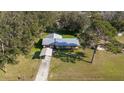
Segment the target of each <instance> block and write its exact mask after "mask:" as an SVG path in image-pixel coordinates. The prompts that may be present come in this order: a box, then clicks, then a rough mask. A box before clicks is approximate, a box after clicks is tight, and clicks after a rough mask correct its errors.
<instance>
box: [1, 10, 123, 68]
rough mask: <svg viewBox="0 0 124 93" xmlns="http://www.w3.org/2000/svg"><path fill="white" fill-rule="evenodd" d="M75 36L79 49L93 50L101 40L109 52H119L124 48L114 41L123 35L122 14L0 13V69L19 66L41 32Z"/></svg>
mask: <svg viewBox="0 0 124 93" xmlns="http://www.w3.org/2000/svg"><path fill="white" fill-rule="evenodd" d="M44 32H47V33H53V32H56V33H59V34H68V35H74V36H76V37H77V38H79V40H80V44H81V46H82V48H86V47H90V48H93V49H94V48H95V46H96V45H98V44H101V40H102V41H104V45H105V47H106V49H107V50H108V51H111V52H113V53H115V54H116V53H121V52H122V49H123V48H124V45H123V44H121V43H120V42H118V41H117V40H116V39H115V36H117V34H118V33H120V32H124V12H0V68H3V67H4V65H5V64H8V63H12V64H16V63H18V62H17V61H16V56H17V55H19V54H24V55H27V54H28V53H29V52H30V50H31V48H32V47H33V46H34V40H35V39H37V38H39V37H40V36H41V35H42V33H44Z"/></svg>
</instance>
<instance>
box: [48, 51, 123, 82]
mask: <svg viewBox="0 0 124 93" xmlns="http://www.w3.org/2000/svg"><path fill="white" fill-rule="evenodd" d="M84 52H85V54H86V57H84V59H83V60H81V61H76V63H71V62H63V61H62V60H60V59H59V58H55V57H53V58H52V63H51V67H50V73H49V80H124V74H123V73H124V54H117V55H115V54H112V53H110V52H106V51H97V53H96V56H95V59H94V63H92V64H91V63H88V62H89V61H90V60H91V56H92V52H93V51H92V50H91V49H86V50H84Z"/></svg>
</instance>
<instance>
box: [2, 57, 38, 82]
mask: <svg viewBox="0 0 124 93" xmlns="http://www.w3.org/2000/svg"><path fill="white" fill-rule="evenodd" d="M17 60H18V61H19V63H18V64H15V65H12V64H7V65H6V71H7V72H6V73H3V72H2V71H1V70H0V80H5V81H7V80H14V81H16V80H26V81H27V80H28V81H29V80H34V79H35V77H36V74H37V71H38V68H39V64H40V60H38V59H34V60H32V59H31V58H30V57H24V56H22V55H20V56H18V57H17Z"/></svg>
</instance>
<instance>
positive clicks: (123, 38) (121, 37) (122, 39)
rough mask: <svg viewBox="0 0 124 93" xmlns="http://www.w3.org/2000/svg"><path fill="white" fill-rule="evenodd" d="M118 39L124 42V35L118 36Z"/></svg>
mask: <svg viewBox="0 0 124 93" xmlns="http://www.w3.org/2000/svg"><path fill="white" fill-rule="evenodd" d="M116 39H117V40H118V41H120V42H121V43H124V36H120V37H119V36H118V37H116Z"/></svg>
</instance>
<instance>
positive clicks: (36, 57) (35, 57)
mask: <svg viewBox="0 0 124 93" xmlns="http://www.w3.org/2000/svg"><path fill="white" fill-rule="evenodd" d="M39 55H40V51H36V52H35V53H34V55H33V57H32V59H40V56H39Z"/></svg>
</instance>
